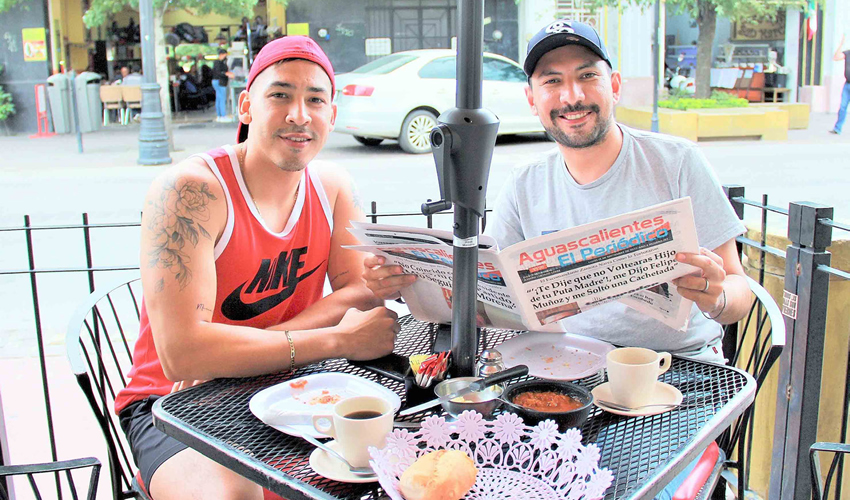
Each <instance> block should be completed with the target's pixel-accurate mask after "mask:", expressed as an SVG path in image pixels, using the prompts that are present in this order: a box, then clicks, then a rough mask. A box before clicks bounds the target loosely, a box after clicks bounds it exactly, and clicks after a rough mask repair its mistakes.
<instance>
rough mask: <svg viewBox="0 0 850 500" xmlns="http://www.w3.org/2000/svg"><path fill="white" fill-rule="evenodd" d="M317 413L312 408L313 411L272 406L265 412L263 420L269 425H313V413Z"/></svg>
mask: <svg viewBox="0 0 850 500" xmlns="http://www.w3.org/2000/svg"><path fill="white" fill-rule="evenodd" d="M316 413H317V412H316V410H315V409H312V408H311V411H304V410H293V409H292V408H286V407H280V406H270V407H269V408H267V409H266V411H265V412H264V413H263V418H262V419H261V420H262V421H263V422H265V423H266V424H268V425H313V415H315V414H316Z"/></svg>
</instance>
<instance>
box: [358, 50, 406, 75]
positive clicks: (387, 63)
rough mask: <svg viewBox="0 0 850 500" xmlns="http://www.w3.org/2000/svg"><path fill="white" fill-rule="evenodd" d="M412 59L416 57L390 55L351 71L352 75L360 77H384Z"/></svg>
mask: <svg viewBox="0 0 850 500" xmlns="http://www.w3.org/2000/svg"><path fill="white" fill-rule="evenodd" d="M414 59H416V56H411V55H404V54H392V55H389V56H384V57H382V58H380V59H375V60H374V61H372V62H370V63H367V64H364V65H363V66H360V67H359V68H357V69H355V70H353V71H352V73H357V74H361V75H363V74H368V75H386V74H387V73H389V72H390V71H393V70H396V69H398V68H400V67H402V66H404V65H405V64H407V63H409V62H410V61H412V60H414Z"/></svg>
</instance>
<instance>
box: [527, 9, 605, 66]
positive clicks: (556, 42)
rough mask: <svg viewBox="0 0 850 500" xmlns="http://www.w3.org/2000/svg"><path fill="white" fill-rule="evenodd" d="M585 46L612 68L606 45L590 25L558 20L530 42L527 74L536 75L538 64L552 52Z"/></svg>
mask: <svg viewBox="0 0 850 500" xmlns="http://www.w3.org/2000/svg"><path fill="white" fill-rule="evenodd" d="M574 43H575V44H578V45H584V46H585V47H587V48H588V49H590V50H592V51H593V53H594V54H596V55H598V56H599V57H601V58H602V60H603V61H605V62H606V63H608V66H609V67H611V68H613V66H611V60H610V59H609V58H608V51H607V50H605V44H604V43H602V39H601V38H599V33H597V32H596V30H595V29H593V28H592V27H591V26H590V25H588V24H584V23H581V22H578V21H571V20H569V19H558V20H557V21H555V22H553V23H551V24H549V25H548V26H546V27H545V28H543V29H542V30H540V31H538V32H537V34H536V35H534V36H533V37H531V40H529V42H528V52H527V54H526V56H525V63H524V64H523V66H522V67H523V69H524V70H525V74H526V75H528V76H529V77H531V74H532V73H534V68H535V67H537V62H538V61H539V60H540V58H541V57H543V55H544V54H546V53H547V52H549V51H550V50H553V49H557V48H558V47H563V46H564V45H571V44H574Z"/></svg>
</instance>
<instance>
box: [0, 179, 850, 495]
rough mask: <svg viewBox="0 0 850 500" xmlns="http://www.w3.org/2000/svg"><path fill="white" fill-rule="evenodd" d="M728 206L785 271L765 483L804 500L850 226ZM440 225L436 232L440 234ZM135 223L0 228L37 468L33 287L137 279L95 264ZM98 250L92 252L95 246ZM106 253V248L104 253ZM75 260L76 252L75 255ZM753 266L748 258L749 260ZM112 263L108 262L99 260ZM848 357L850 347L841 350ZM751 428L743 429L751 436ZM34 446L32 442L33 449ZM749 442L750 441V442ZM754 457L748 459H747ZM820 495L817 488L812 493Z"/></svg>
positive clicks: (46, 399)
mask: <svg viewBox="0 0 850 500" xmlns="http://www.w3.org/2000/svg"><path fill="white" fill-rule="evenodd" d="M724 189H725V191H726V193H727V196H728V198H729V200H730V203H731V204H732V206H733V207H734V209H735V211H736V213H737V214H738V216H739V217H740V218H741V219H744V215H745V210H757V211H759V216H760V227H759V228H751V229H754V230H756V232H757V233H758V234H759V236H758V239H752V238H751V237H749V236H748V235H744V236H741V237H739V238H738V244H739V250H741V252H742V254H743V253H745V252H746V254H747V255H748V256H749V255H750V254H751V253H752V252H755V254H756V257H755V259H756V262H755V263H753V265H752V266H751V267H753V268H755V269H757V270H758V273H757V274H758V276H757V278H754V279H757V281H758V282H759V284H762V285H763V284H764V282H765V279H766V262H767V260H768V259H769V258H771V257H772V258H777V259H781V260H783V261H784V262H785V266H784V267H785V273H784V295H783V298H782V304H781V306H782V310H783V316H784V317H785V325H786V331H787V340H786V347H785V350H784V351H783V354H782V357H781V360H780V366H779V369H778V372H779V377H780V381H779V386H778V387H779V390H778V395H777V403H776V425H775V432H774V442H773V455H772V461H771V476H770V492H771V493H770V498H771V499H783V500H784V499H790V498H795V499H799V498H809V497H810V495H811V491H812V490H811V488H812V477H811V474H810V472H809V471H810V459H809V447H810V446H811V445H812V444H813V443H814V442H816V441H817V440H818V439H817V435H816V434H817V427H818V426H816V425H812V423H813V422H817V421H818V410H819V404H820V391H821V385H822V368H823V363H822V358H823V353H824V339H825V335H826V331H827V326H828V325H827V316H828V312H829V311H828V298H829V282H830V279H840V280H848V279H850V273H848V272H846V271H843V270H839V269H835V268H833V267H831V266H830V263H831V261H830V258H831V255H830V253H829V252H828V251H827V247H829V246H830V245H831V244H832V231H833V230H834V229H835V230H839V231H848V232H850V226H848V225H845V224H839V223H836V222H834V220H833V209H832V208H831V207H825V206H821V205H818V204H814V203H791V204H790V205H789V206H788V208H787V209H786V208H782V207H777V206H772V205H770V204H769V203H768V197H767V195H764V196H762V199H761V201H754V200H749V199H747V198H745V196H744V188H743V187H742V186H724ZM369 208H370V210H369V212H368V213H367V214H366V217H367V220H369V221H370V222H373V223H378V222H386V221H387V219H390V221H392V222H396V223H402V224H405V225H422V224H424V226H425V227H429V228H430V227H434V225H435V218H442V217H445V219H441V220H440V221H438V222H442V221H446V223H447V224H450V223H451V216H450V214H448V213H445V214H437V215H436V216H427V217H426V216H423V215H422V214H421V213H418V212H413V213H410V212H398V213H380V212H379V211H378V207H377V203H376V202H372V203H371V206H370V207H369ZM769 217H771V218H773V217H782V218H784V219H786V220H787V228H788V231H787V237H788V240H789V242H790V243H789V244H788V245H787V246H786V248H785V249H781V248H775V247H771V246H769V245H768V235H767V233H768V227H769V224H768V222H769V221H768V218H769ZM486 220H487V219H486V214H485V217H484V218H483V219H482V227H481V229H482V232H483V230H484V227H485V226H486ZM438 225H441V224H438ZM139 226H140V222H138V221H136V222H125V223H115V222H108V223H92V222H90V221H89V216H88V214H82V218H81V222H80V223H79V224H65V225H36V224H33V221H32V220H31V218H30V216H25V217H24V222H23V225H22V226H17V227H0V237H2V236H3V235H8V234H14V235H18V236H20V235H22V236H23V238H22V239H21V238H16V239H17V240H22V242H23V245H22V246H20V247H19V245H17V244H15V245H9V244H6V245H3V246H4V253H6V252H9V253H8V254H7V255H12V254H14V253H16V252H20V254H21V255H26V262H27V265H26V266H25V267H20V268H13V269H0V277H3V278H4V279H6V278H8V277H10V276H21V275H25V276H27V277H28V278H29V288H30V290H28V292H29V293H30V294H31V297H32V313H33V323H32V325H33V330H34V334H35V339H36V344H37V348H38V358H39V363H40V369H41V385H42V388H43V391H42V392H43V404H44V411H45V414H46V417H47V438H48V440H49V442H50V450H51V456H50V457H43V459H44V460H52V461H56V460H57V459H58V458H57V450H56V435H55V430H54V429H55V426H54V415H55V414H54V410H53V407H52V405H51V391H50V389H51V386H50V383H49V380H48V377H47V370H46V367H45V341H44V331H43V324H42V315H41V310H42V307H43V304H42V302H43V300H44V299H43V295H44V294H43V293H42V295H40V294H39V278H44V277H45V276H47V275H50V274H56V273H59V274H75V275H83V276H85V277H86V279H87V285H88V286H87V290H84V289H80V290H64V291H63V292H64V293H65V294H69V295H71V296H72V297H79V300H82V298H83V297H85V295H87V294H88V293H90V292H91V291H93V290H94V289H95V287H96V282H97V279H98V277H100V276H104V275H108V274H110V273H116V272H127V271H131V272H135V271H137V270H138V269H139V265H138V262H137V261H135V262H130V263H126V264H124V265H120V264H119V265H114V264H113V265H98V264H96V263H95V260H96V259H95V255H96V254H97V255H98V256H101V255H103V251H104V248H105V249H106V250H107V251H108V249H109V245H110V244H109V242H110V241H111V240H113V239H114V238H113V236H112V235H113V234H119V233H118V231H125V233H120V234H126V230H127V228H130V229H131V230H134V231H136V232H138V231H137V230H136V229H134V228H138V227H139ZM41 232H50V233H51V234H56V233H59V232H72V233H76V234H77V235H78V237H81V238H82V246H83V252H82V255H83V259H84V262H82V263H81V264H80V265H76V266H67V265H66V266H59V267H48V266H43V267H42V266H37V265H36V262H35V255H36V252H37V250H38V248H37V246H36V245H35V243H34V237H33V236H34V235H36V234H38V233H41ZM95 242H99V244H96V243H95ZM101 247H104V248H101ZM77 250H78V249H77ZM749 258H750V259H752V258H753V257H749ZM100 260H101V261H103V260H109V259H102V258H101V259H100ZM844 349H845V352H847V350H848V346H844ZM848 374H850V361H848V366H845V367H844V369H843V372H842V373H841V374H840V376H835V375H834V374H830V378H829V382H830V383H839V382H840V383H842V384H844V399H843V404H842V406H841V408H842V417H841V424H840V426H841V428H840V439H839V441H840V442H842V443H844V442H846V441H847V420H848V402H850V384H847V383H846V382H847V378H848ZM752 428H753V426H750V429H751V430H752ZM35 438H37V437H35V436H33V439H35ZM748 438H749V439H750V441H751V440H752V436H749V437H748ZM750 456H752V455H750ZM841 460H842V459H841V458H839V465H838V467H837V477H836V480H835V481H834V482H833V491H831V492H830V493H829V496H830V498H835V499H836V500H840V498H841V494H842V491H841V485H842V479H843V478H842V472H843V464H841V462H840V461H841ZM816 486H820V485H816Z"/></svg>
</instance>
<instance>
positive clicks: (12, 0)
mask: <svg viewBox="0 0 850 500" xmlns="http://www.w3.org/2000/svg"><path fill="white" fill-rule="evenodd" d="M23 1H24V0H0V14H3V13H4V12H8V11H9V10H11V9H12V7H14V6H15V5H18V4H20V3H23ZM21 8H23V9H28V8H29V7H28V6H27V5H23V6H22V7H21Z"/></svg>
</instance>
